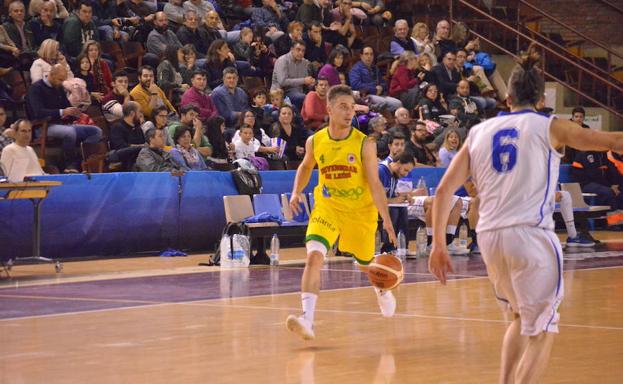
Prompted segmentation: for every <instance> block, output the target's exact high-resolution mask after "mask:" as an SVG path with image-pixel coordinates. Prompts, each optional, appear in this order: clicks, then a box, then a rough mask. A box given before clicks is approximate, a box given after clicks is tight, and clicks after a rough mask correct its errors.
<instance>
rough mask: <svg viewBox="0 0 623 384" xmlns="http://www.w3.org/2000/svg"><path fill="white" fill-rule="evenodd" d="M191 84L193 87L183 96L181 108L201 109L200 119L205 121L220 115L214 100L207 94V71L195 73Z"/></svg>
mask: <svg viewBox="0 0 623 384" xmlns="http://www.w3.org/2000/svg"><path fill="white" fill-rule="evenodd" d="M191 84H192V87H190V88H189V89H188V90H187V91H186V92H184V94H183V95H182V101H181V103H180V106H184V105H187V104H193V105H195V106H196V107H197V108H198V109H199V119H201V120H203V121H206V120H208V119H209V118H211V117H214V116H216V115H218V111H217V110H216V107H215V106H214V103H212V98H211V97H210V95H209V94H208V93H207V92H206V86H207V84H208V80H207V75H206V73H205V71H195V72H194V73H193V75H192V78H191Z"/></svg>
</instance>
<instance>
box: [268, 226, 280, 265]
mask: <svg viewBox="0 0 623 384" xmlns="http://www.w3.org/2000/svg"><path fill="white" fill-rule="evenodd" d="M270 265H271V266H277V265H279V237H278V236H277V234H276V233H275V234H274V235H273V238H272V239H271V240H270Z"/></svg>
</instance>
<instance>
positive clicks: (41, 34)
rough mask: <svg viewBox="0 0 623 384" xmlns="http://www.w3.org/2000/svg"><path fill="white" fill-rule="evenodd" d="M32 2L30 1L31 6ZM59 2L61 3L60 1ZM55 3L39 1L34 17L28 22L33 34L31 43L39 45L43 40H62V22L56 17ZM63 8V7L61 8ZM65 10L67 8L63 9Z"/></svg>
mask: <svg viewBox="0 0 623 384" xmlns="http://www.w3.org/2000/svg"><path fill="white" fill-rule="evenodd" d="M32 4H33V3H32V2H31V3H30V5H31V7H32ZM61 4H63V3H62V2H61ZM56 7H57V5H56V3H55V2H54V1H51V0H48V1H45V2H42V3H41V6H40V7H39V8H38V11H37V14H36V17H33V18H32V19H30V21H29V22H28V25H29V26H30V30H31V31H32V35H33V44H34V46H35V47H40V46H41V44H42V43H43V41H44V40H46V39H52V40H56V41H63V24H62V22H61V21H60V20H58V19H56ZM63 9H64V8H63ZM65 12H67V10H65Z"/></svg>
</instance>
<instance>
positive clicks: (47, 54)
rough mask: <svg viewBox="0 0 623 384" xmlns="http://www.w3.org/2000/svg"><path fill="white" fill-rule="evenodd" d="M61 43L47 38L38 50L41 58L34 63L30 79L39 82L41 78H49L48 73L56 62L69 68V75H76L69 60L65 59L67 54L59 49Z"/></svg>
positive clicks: (70, 76)
mask: <svg viewBox="0 0 623 384" xmlns="http://www.w3.org/2000/svg"><path fill="white" fill-rule="evenodd" d="M59 47H60V44H59V43H58V41H55V40H52V39H46V40H45V41H44V42H43V43H42V44H41V46H40V47H39V50H38V51H37V55H38V56H39V58H38V59H37V60H35V61H34V62H33V63H32V66H31V67H30V81H31V82H33V83H34V82H37V81H39V80H41V79H47V77H48V73H50V70H51V69H52V66H53V65H55V64H60V65H62V66H64V67H65V69H66V70H67V77H68V78H72V77H74V75H73V73H72V72H71V69H70V67H69V64H68V63H67V60H66V59H65V55H63V54H62V53H61V51H60V49H59Z"/></svg>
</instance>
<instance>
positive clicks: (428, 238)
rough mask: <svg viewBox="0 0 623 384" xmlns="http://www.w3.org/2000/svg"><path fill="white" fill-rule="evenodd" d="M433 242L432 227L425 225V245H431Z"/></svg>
mask: <svg viewBox="0 0 623 384" xmlns="http://www.w3.org/2000/svg"><path fill="white" fill-rule="evenodd" d="M432 243H433V228H432V227H426V245H431V244H432Z"/></svg>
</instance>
